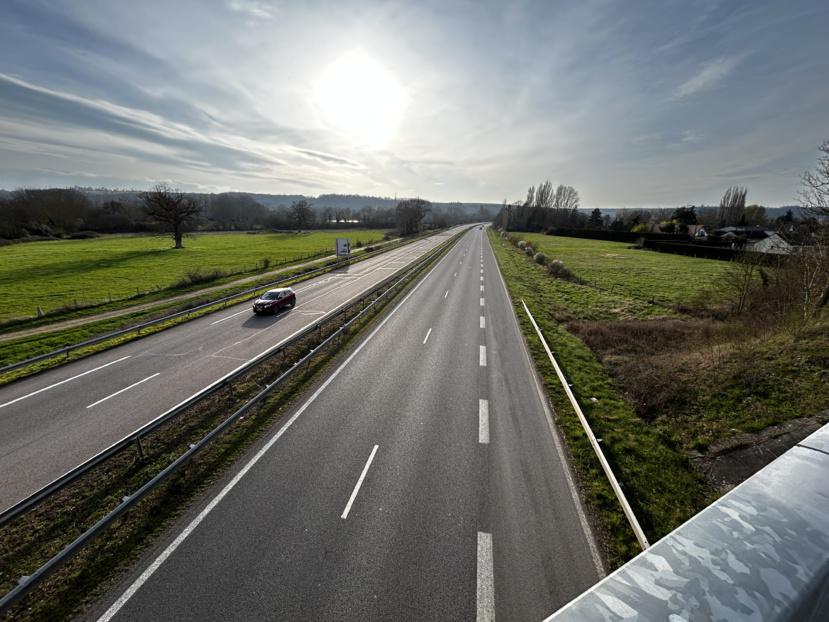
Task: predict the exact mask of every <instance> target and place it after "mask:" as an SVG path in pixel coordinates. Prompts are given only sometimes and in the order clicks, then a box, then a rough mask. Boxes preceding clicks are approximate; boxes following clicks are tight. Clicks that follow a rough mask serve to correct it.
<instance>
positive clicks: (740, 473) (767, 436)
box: [690, 410, 829, 494]
mask: <svg viewBox="0 0 829 622" xmlns="http://www.w3.org/2000/svg"><path fill="white" fill-rule="evenodd" d="M827 422H829V410H825V411H823V412H821V413H818V414H817V415H814V416H812V417H801V418H800V419H792V420H791V421H786V422H785V423H781V424H779V425H774V426H771V427H769V428H766V429H765V430H763V431H762V432H757V433H754V434H738V435H736V436H733V437H731V438H729V439H726V440H724V441H721V442H719V443H715V444H713V445H711V447H710V448H709V450H708V451H707V452H706V453H705V454H699V453H696V452H695V453H694V454H692V455H691V456H690V458H691V464H692V465H693V466H694V468H695V469H697V470H699V471H700V472H701V473H702V474H703V475H704V476H705V479H706V481H707V482H708V484H709V485H710V486H711V487H712V488H713V489H714V490H716V491H717V492H718V493H720V494H723V493H726V492H728V491H729V490H731V489H732V488H734V487H735V486H736V485H737V484H739V483H741V482H743V481H745V480H746V479H748V478H749V477H751V476H752V475H754V474H755V473H756V472H757V471H759V470H760V469H762V468H763V467H764V466H766V465H767V464H769V463H770V462H771V461H772V460H774V459H775V458H777V457H778V456H781V455H783V454H784V453H785V452H787V451H788V450H789V449H791V448H792V447H794V446H795V445H797V443H799V442H800V441H802V440H803V439H804V438H806V437H807V436H809V435H810V434H811V433H812V432H814V431H815V430H817V429H818V428H820V427H821V426H823V425H825V424H826V423H827Z"/></svg>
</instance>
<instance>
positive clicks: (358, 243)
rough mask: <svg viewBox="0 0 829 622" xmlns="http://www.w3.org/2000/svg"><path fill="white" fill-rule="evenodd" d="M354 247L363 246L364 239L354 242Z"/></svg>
mask: <svg viewBox="0 0 829 622" xmlns="http://www.w3.org/2000/svg"><path fill="white" fill-rule="evenodd" d="M354 248H363V241H362V240H357V241H356V242H355V243H354Z"/></svg>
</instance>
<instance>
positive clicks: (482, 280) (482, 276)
mask: <svg viewBox="0 0 829 622" xmlns="http://www.w3.org/2000/svg"><path fill="white" fill-rule="evenodd" d="M483 282H484V275H483V274H482V275H481V283H483Z"/></svg>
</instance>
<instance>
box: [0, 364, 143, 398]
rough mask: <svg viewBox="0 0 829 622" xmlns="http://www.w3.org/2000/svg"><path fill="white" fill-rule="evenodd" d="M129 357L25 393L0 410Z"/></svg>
mask: <svg viewBox="0 0 829 622" xmlns="http://www.w3.org/2000/svg"><path fill="white" fill-rule="evenodd" d="M131 356H132V355H131V354H128V355H127V356H122V357H121V358H119V359H117V360H115V361H111V362H109V363H106V364H105V365H101V366H99V367H96V368H95V369H90V370H87V371H85V372H83V373H82V374H78V375H77V376H72V377H71V378H67V379H66V380H61V381H60V382H56V383H55V384H50V385H49V386H48V387H43V388H42V389H38V390H37V391H32V392H31V393H27V394H26V395H21V396H20V397H18V398H15V399H13V400H10V401H8V402H5V403H3V404H0V408H4V407H6V406H11V405H12V404H15V403H17V402H19V401H20V400H25V399H26V398H27V397H32V396H33V395H37V394H38V393H43V392H44V391H48V390H49V389H54V388H55V387H59V386H60V385H62V384H66V383H67V382H69V381H71V380H76V379H78V378H80V377H82V376H86V375H87V374H91V373H92V372H94V371H98V370H99V369H103V368H104V367H109V366H110V365H115V363H120V362H121V361H125V360H127V359H128V358H130V357H131Z"/></svg>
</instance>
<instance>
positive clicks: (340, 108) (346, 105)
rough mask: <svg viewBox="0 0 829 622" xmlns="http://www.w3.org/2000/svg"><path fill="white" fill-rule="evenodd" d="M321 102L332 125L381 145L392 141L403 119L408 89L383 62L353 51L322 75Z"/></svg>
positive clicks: (363, 140) (319, 102)
mask: <svg viewBox="0 0 829 622" xmlns="http://www.w3.org/2000/svg"><path fill="white" fill-rule="evenodd" d="M317 102H318V106H319V108H320V111H321V112H322V115H323V117H324V119H325V122H326V123H327V124H328V125H330V126H331V127H333V128H335V129H337V130H340V131H342V132H345V133H347V134H349V135H350V136H351V137H352V138H354V139H355V140H357V141H358V142H361V143H364V144H366V145H369V146H375V147H377V146H381V145H383V144H384V143H386V142H388V140H389V139H390V138H391V136H392V135H393V133H394V130H395V129H396V127H397V125H398V123H399V122H400V118H401V116H402V114H403V108H404V104H405V93H404V91H403V89H402V88H401V87H400V85H399V84H398V82H397V80H396V79H395V78H394V76H393V75H392V74H391V73H390V72H389V71H388V70H387V69H386V68H385V67H383V66H382V65H381V64H380V63H378V62H377V61H375V60H374V59H372V58H370V57H368V56H365V55H363V54H361V53H359V52H352V53H350V54H348V55H346V56H343V57H341V58H340V59H338V60H337V61H335V62H334V63H333V64H331V66H330V67H328V69H327V70H326V71H325V73H324V74H323V75H322V78H321V79H320V82H319V84H318V85H317Z"/></svg>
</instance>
